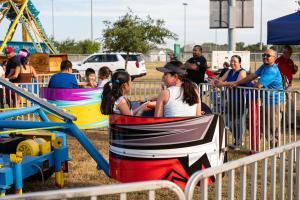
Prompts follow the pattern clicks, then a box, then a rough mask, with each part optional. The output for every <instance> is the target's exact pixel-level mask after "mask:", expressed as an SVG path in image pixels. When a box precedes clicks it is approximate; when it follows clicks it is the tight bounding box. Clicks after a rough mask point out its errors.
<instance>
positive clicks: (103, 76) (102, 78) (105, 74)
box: [97, 66, 112, 89]
mask: <svg viewBox="0 0 300 200" xmlns="http://www.w3.org/2000/svg"><path fill="white" fill-rule="evenodd" d="M111 74H112V72H111V71H110V69H109V68H108V67H106V66H104V67H101V68H100V69H99V73H98V85H97V88H100V89H103V88H104V85H105V84H106V83H107V82H108V81H109V77H110V76H111Z"/></svg>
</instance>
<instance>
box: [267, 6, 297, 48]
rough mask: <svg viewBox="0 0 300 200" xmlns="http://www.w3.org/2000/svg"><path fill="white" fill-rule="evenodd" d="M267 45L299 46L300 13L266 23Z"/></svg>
mask: <svg viewBox="0 0 300 200" xmlns="http://www.w3.org/2000/svg"><path fill="white" fill-rule="evenodd" d="M267 43H268V44H277V45H285V44H286V45H299V44H300V11H298V12H296V13H293V14H290V15H286V16H283V17H280V18H277V19H274V20H271V21H268V40H267Z"/></svg>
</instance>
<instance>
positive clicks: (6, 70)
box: [0, 46, 37, 108]
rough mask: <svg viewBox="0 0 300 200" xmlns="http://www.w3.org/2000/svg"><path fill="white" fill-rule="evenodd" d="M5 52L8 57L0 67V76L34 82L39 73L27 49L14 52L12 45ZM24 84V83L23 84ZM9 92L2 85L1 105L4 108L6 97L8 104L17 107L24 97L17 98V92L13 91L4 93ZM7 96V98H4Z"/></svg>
mask: <svg viewBox="0 0 300 200" xmlns="http://www.w3.org/2000/svg"><path fill="white" fill-rule="evenodd" d="M5 54H6V57H7V60H5V61H4V62H3V63H2V66H1V67H0V77H1V78H6V79H7V80H9V81H11V82H12V83H16V84H18V83H23V84H24V83H32V81H33V79H34V78H36V76H37V73H36V71H35V69H34V67H32V66H31V65H30V63H29V59H28V58H29V56H30V53H29V51H28V50H26V49H21V50H20V51H19V52H18V54H17V55H15V53H14V49H13V48H12V47H9V46H8V47H6V48H5ZM23 86H24V85H23ZM30 88H31V87H26V89H30ZM4 92H5V94H9V91H8V90H6V91H4V89H3V88H2V87H1V86H0V96H1V101H0V107H1V108H4V99H5V100H6V103H7V104H8V105H11V104H13V105H14V106H15V107H19V106H20V104H21V102H22V99H21V97H17V98H16V99H15V94H14V93H11V96H10V95H4ZM4 96H5V98H4Z"/></svg>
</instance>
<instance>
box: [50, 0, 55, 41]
mask: <svg viewBox="0 0 300 200" xmlns="http://www.w3.org/2000/svg"><path fill="white" fill-rule="evenodd" d="M51 3H52V37H53V40H54V39H55V31H54V0H51Z"/></svg>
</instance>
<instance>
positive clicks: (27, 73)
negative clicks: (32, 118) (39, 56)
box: [8, 57, 37, 107]
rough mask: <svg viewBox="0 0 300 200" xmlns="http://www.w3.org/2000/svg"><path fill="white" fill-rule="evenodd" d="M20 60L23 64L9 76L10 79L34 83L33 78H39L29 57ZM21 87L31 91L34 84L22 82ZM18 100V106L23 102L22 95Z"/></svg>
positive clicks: (17, 81)
mask: <svg viewBox="0 0 300 200" xmlns="http://www.w3.org/2000/svg"><path fill="white" fill-rule="evenodd" d="M20 62H21V65H20V66H17V67H16V69H15V72H14V74H12V75H11V76H9V77H8V79H9V80H14V81H15V83H32V80H33V78H37V74H36V71H35V69H34V68H33V67H32V66H31V65H30V64H29V61H28V58H27V57H22V58H21V59H20ZM21 87H22V88H25V89H26V90H28V91H29V92H33V91H34V88H33V85H31V84H28V85H26V84H22V85H21ZM17 100H18V103H17V104H16V107H19V105H20V104H21V103H22V97H21V96H18V98H17ZM21 106H22V105H21Z"/></svg>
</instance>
